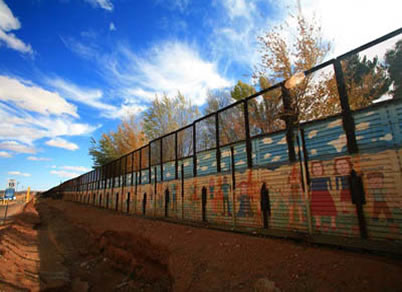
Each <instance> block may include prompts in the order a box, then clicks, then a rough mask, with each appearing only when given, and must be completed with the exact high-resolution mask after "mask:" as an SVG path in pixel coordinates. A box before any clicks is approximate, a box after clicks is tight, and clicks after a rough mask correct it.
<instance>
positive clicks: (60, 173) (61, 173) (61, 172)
mask: <svg viewBox="0 0 402 292" xmlns="http://www.w3.org/2000/svg"><path fill="white" fill-rule="evenodd" d="M50 173H51V174H54V175H57V176H58V177H62V178H73V177H76V176H79V175H80V173H77V172H70V171H65V170H51V171H50Z"/></svg>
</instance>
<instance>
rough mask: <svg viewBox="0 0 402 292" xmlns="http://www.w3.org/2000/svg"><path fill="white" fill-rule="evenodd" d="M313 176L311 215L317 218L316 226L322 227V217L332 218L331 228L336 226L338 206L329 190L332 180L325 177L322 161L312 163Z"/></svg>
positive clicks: (311, 182) (311, 184) (311, 183)
mask: <svg viewBox="0 0 402 292" xmlns="http://www.w3.org/2000/svg"><path fill="white" fill-rule="evenodd" d="M311 174H312V178H311V181H310V189H311V215H312V216H313V217H314V219H315V224H316V228H317V229H320V227H321V217H322V216H328V217H330V218H331V228H332V229H335V228H336V223H335V216H336V213H337V212H336V206H335V203H334V200H333V199H332V196H331V194H330V192H329V190H330V189H331V180H330V178H329V177H324V175H325V173H324V166H323V164H322V162H321V161H314V162H312V163H311Z"/></svg>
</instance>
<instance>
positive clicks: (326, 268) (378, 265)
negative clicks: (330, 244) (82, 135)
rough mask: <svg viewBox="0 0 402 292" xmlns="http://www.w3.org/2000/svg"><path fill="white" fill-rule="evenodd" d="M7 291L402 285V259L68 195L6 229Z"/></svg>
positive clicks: (2, 261)
mask: <svg viewBox="0 0 402 292" xmlns="http://www.w3.org/2000/svg"><path fill="white" fill-rule="evenodd" d="M0 255H1V256H0V290H1V291H15V290H21V291H25V290H33V291H37V290H47V291H171V290H173V291H278V290H281V291H402V277H401V275H402V261H401V260H400V259H399V260H398V259H392V258H387V257H384V256H375V255H369V254H362V253H355V252H348V251H343V250H336V249H329V248H323V247H314V246H308V245H306V244H301V243H295V242H292V241H287V240H278V239H267V238H258V237H252V236H246V235H241V234H235V233H228V232H220V231H214V230H208V229H200V228H194V227H189V226H184V225H178V224H172V223H166V222H160V221H154V220H147V219H143V218H139V217H133V216H126V215H124V214H116V213H115V212H113V211H109V210H104V209H98V208H95V207H89V206H84V205H80V204H77V203H71V202H64V201H60V200H51V199H46V200H44V199H42V200H40V201H38V202H37V203H36V204H35V205H34V204H33V203H31V204H29V205H27V207H26V208H25V210H24V212H23V213H22V214H21V215H19V216H18V217H17V218H16V220H15V221H14V222H13V223H9V225H7V226H6V227H4V228H3V229H2V230H0Z"/></svg>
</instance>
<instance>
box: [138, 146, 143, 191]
mask: <svg viewBox="0 0 402 292" xmlns="http://www.w3.org/2000/svg"><path fill="white" fill-rule="evenodd" d="M139 152H140V154H139V155H140V161H139V162H138V163H139V164H138V166H139V167H138V168H139V169H138V170H139V172H140V174H139V184H141V180H142V171H141V165H142V150H141V149H140V150H139Z"/></svg>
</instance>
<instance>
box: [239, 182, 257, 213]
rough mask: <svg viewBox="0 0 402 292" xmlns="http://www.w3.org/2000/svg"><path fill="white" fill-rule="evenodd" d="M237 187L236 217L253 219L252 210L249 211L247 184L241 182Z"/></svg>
mask: <svg viewBox="0 0 402 292" xmlns="http://www.w3.org/2000/svg"><path fill="white" fill-rule="evenodd" d="M238 187H239V188H240V196H239V198H238V200H239V202H240V203H239V211H238V212H237V217H253V215H254V214H253V210H252V209H251V203H250V196H249V194H248V183H247V182H245V181H243V182H241V183H240V184H239V185H238Z"/></svg>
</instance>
